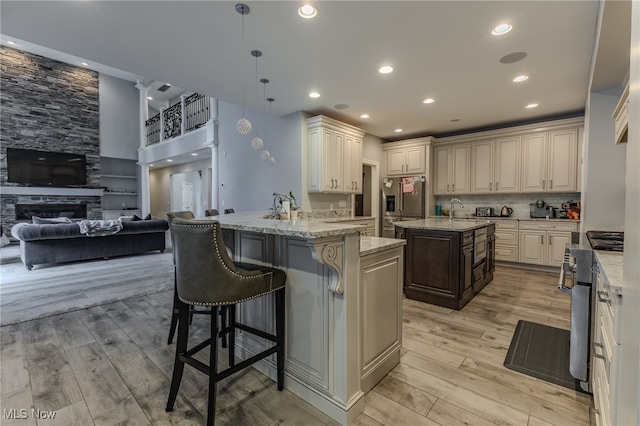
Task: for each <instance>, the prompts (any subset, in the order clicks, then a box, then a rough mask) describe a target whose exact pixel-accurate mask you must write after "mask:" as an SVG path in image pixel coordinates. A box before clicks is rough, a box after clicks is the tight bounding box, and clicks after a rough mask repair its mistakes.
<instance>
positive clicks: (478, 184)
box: [471, 136, 520, 194]
mask: <svg viewBox="0 0 640 426" xmlns="http://www.w3.org/2000/svg"><path fill="white" fill-rule="evenodd" d="M471 146H472V152H471V159H472V160H471V193H473V194H487V193H511V192H519V191H520V178H519V164H520V161H519V159H520V137H519V136H514V137H507V138H499V139H496V140H486V141H478V142H474V143H472V144H471Z"/></svg>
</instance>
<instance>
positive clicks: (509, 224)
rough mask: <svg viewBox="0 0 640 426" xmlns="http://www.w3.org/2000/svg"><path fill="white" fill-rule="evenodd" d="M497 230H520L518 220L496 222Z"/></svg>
mask: <svg viewBox="0 0 640 426" xmlns="http://www.w3.org/2000/svg"><path fill="white" fill-rule="evenodd" d="M497 229H518V221H517V220H496V230H497Z"/></svg>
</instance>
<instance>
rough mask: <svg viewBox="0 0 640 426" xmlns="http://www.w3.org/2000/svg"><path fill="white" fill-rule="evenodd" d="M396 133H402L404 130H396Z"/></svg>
mask: <svg viewBox="0 0 640 426" xmlns="http://www.w3.org/2000/svg"><path fill="white" fill-rule="evenodd" d="M394 132H396V133H400V132H402V129H395V130H394Z"/></svg>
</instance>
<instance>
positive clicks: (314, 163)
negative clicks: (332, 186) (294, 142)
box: [307, 128, 325, 192]
mask: <svg viewBox="0 0 640 426" xmlns="http://www.w3.org/2000/svg"><path fill="white" fill-rule="evenodd" d="M307 150H308V151H309V155H308V158H307V191H309V192H322V191H324V189H325V188H324V181H323V176H322V170H323V165H322V163H323V158H322V157H323V153H324V133H323V132H322V131H321V129H317V128H316V129H310V130H309V131H308V132H307Z"/></svg>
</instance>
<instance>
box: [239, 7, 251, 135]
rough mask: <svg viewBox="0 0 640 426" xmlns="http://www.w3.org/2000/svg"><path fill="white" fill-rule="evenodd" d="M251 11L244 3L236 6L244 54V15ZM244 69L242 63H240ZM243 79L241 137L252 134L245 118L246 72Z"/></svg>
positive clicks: (248, 122) (249, 124)
mask: <svg viewBox="0 0 640 426" xmlns="http://www.w3.org/2000/svg"><path fill="white" fill-rule="evenodd" d="M250 11H251V9H250V8H249V6H247V5H246V4H244V3H238V4H236V12H238V13H239V14H240V15H241V16H242V51H243V52H244V15H248V14H249V12H250ZM240 66H241V68H242V62H241V63H240ZM241 77H242V118H241V119H240V120H238V122H237V123H236V130H237V131H238V133H240V134H241V135H248V134H249V133H251V122H250V121H249V120H247V119H246V117H245V116H244V72H241Z"/></svg>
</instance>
